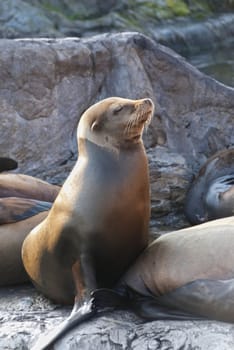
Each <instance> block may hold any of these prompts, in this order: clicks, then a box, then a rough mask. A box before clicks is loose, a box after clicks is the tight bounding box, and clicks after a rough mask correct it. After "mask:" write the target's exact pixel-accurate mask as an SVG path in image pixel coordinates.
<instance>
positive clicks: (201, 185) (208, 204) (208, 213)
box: [185, 148, 234, 224]
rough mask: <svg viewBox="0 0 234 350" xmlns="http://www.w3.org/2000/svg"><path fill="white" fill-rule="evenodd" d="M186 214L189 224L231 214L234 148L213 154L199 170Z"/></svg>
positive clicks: (191, 189) (189, 197) (190, 191)
mask: <svg viewBox="0 0 234 350" xmlns="http://www.w3.org/2000/svg"><path fill="white" fill-rule="evenodd" d="M185 214H186V216H187V218H188V220H189V221H190V222H191V223H192V224H199V223H202V222H205V221H207V220H214V219H218V218H221V217H226V216H232V215H234V148H232V149H227V150H224V151H221V152H218V153H216V154H215V155H213V156H212V157H211V158H209V159H208V161H207V162H206V163H205V164H204V165H203V167H202V168H201V169H200V171H199V173H198V175H197V177H196V178H195V180H194V181H193V183H192V185H191V187H190V189H189V191H188V193H187V197H186V201H185Z"/></svg>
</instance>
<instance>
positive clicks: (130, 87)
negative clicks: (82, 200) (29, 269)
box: [0, 33, 234, 223]
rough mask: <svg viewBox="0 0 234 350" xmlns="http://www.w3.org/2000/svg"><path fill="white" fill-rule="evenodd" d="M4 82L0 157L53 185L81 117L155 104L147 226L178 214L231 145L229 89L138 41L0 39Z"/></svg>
mask: <svg viewBox="0 0 234 350" xmlns="http://www.w3.org/2000/svg"><path fill="white" fill-rule="evenodd" d="M0 73H1V76H2V82H1V87H0V97H1V98H0V117H1V122H2V135H1V140H0V147H1V148H0V149H1V154H0V156H10V157H12V158H13V159H16V160H17V161H18V162H19V169H18V170H19V172H24V173H29V174H32V175H36V176H39V177H42V178H44V179H46V180H50V181H52V182H60V183H62V182H63V181H64V179H65V178H66V176H67V175H68V173H69V172H70V170H71V168H72V167H73V165H74V162H75V159H76V158H77V145H76V128H77V124H78V121H79V118H80V116H81V114H82V112H83V111H84V110H85V109H86V108H88V107H89V106H90V105H92V104H93V103H95V102H96V101H98V100H100V99H102V98H105V97H108V96H114V95H115V96H123V97H128V98H142V97H145V96H149V97H151V98H152V99H153V100H154V102H155V106H156V107H155V117H154V119H153V122H152V124H151V126H150V127H149V130H148V131H147V132H146V133H145V135H144V141H145V145H146V148H147V149H148V154H149V160H150V169H151V182H152V220H158V217H159V216H165V215H169V216H170V213H171V212H174V211H175V210H177V212H178V211H181V210H182V207H183V202H184V196H185V192H186V190H187V188H188V186H189V183H190V181H191V179H192V174H194V173H195V172H196V171H197V169H198V167H200V165H201V164H203V163H204V161H205V160H206V159H207V157H209V156H211V155H212V154H213V153H215V152H216V151H217V150H220V149H222V148H225V147H230V146H232V145H233V144H234V133H233V106H234V98H233V96H234V89H232V88H228V87H226V86H224V85H222V84H219V83H218V82H216V81H214V80H212V79H210V78H208V77H206V76H205V75H203V74H202V73H200V72H199V71H197V70H196V69H195V68H194V67H192V66H191V65H189V64H188V63H187V62H186V61H185V60H184V59H182V58H181V57H180V56H178V55H177V54H175V53H174V52H172V51H171V50H169V49H167V48H165V47H163V46H160V45H158V44H156V43H154V42H153V41H152V40H150V39H149V38H147V37H145V36H143V35H141V34H137V33H125V34H112V35H108V34H106V35H101V36H97V37H93V38H90V39H57V40H56V39H28V40H1V41H0ZM178 101H179V102H178ZM221 120H222V123H221V122H220V121H221ZM12 140H14V142H12ZM168 222H170V223H171V219H170V217H168Z"/></svg>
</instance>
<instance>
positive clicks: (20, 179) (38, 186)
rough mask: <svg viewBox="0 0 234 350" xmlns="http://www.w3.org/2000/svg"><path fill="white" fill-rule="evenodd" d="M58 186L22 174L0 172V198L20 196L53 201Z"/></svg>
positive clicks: (58, 189)
mask: <svg viewBox="0 0 234 350" xmlns="http://www.w3.org/2000/svg"><path fill="white" fill-rule="evenodd" d="M59 191H60V186H56V185H52V184H50V183H48V182H45V181H43V180H40V179H38V178H36V177H33V176H29V175H24V174H12V173H2V174H0V198H3V197H22V198H32V199H38V200H41V201H45V202H51V203H52V202H54V200H55V198H56V197H57V195H58V193H59Z"/></svg>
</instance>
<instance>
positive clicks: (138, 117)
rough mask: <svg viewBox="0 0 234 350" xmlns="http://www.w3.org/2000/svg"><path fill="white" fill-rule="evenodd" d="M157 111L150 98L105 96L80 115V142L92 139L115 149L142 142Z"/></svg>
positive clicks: (115, 150) (117, 150)
mask: <svg viewBox="0 0 234 350" xmlns="http://www.w3.org/2000/svg"><path fill="white" fill-rule="evenodd" d="M153 112H154V104H153V102H152V100H151V99H149V98H144V99H140V100H130V99H125V98H119V97H110V98H107V99H104V100H102V101H100V102H98V103H96V104H94V105H93V106H91V107H90V108H88V109H87V110H86V111H85V112H84V114H83V115H82V116H81V119H80V122H79V126H78V143H79V141H80V140H81V139H86V140H89V141H91V142H93V143H95V144H97V145H99V146H101V147H105V148H107V149H109V150H111V151H113V152H115V153H116V152H117V153H118V152H119V149H120V148H124V147H129V145H132V144H136V143H139V142H142V133H143V129H144V126H145V125H147V124H149V123H150V121H151V118H152V115H153Z"/></svg>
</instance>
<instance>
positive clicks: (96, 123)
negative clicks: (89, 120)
mask: <svg viewBox="0 0 234 350" xmlns="http://www.w3.org/2000/svg"><path fill="white" fill-rule="evenodd" d="M100 129H101V123H100V122H99V121H98V120H95V121H94V122H93V124H92V125H91V130H92V131H98V130H100Z"/></svg>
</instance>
